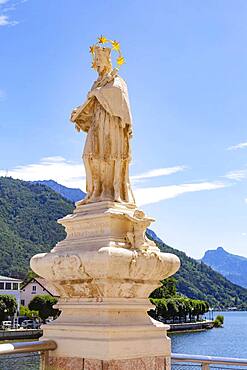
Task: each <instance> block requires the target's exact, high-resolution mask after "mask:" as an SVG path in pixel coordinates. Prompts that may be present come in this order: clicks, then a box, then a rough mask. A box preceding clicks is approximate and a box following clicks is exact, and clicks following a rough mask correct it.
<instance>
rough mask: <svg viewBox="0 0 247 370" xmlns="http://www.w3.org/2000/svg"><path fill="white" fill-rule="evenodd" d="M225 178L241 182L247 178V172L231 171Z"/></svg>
mask: <svg viewBox="0 0 247 370" xmlns="http://www.w3.org/2000/svg"><path fill="white" fill-rule="evenodd" d="M224 177H225V178H227V179H229V180H235V181H241V180H243V179H245V178H247V170H246V169H244V170H235V171H230V172H228V173H227V174H226V175H225V176H224Z"/></svg>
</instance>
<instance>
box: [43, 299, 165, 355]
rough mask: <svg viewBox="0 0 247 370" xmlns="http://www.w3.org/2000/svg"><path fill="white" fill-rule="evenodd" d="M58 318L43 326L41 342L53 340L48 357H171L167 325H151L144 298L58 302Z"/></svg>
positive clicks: (146, 302) (147, 306) (148, 305)
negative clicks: (53, 348) (53, 346)
mask: <svg viewBox="0 0 247 370" xmlns="http://www.w3.org/2000/svg"><path fill="white" fill-rule="evenodd" d="M57 307H58V308H60V309H61V310H62V313H61V315H60V317H59V318H58V319H57V320H56V321H54V322H52V323H50V324H46V325H44V326H43V327H42V329H43V337H42V338H41V340H42V339H45V340H46V339H53V340H55V342H56V343H57V349H56V350H55V351H53V352H52V354H51V356H55V357H80V358H94V359H98V360H113V359H114V360H120V359H126V358H129V359H131V358H142V357H154V356H169V355H170V339H169V338H168V337H167V336H166V330H167V329H168V328H169V326H168V325H164V324H161V323H160V325H159V327H156V326H155V325H153V323H152V321H151V319H150V317H149V316H148V315H147V310H149V309H150V308H151V307H152V305H151V304H150V302H149V301H148V300H147V299H124V298H123V299H110V298H104V299H102V300H97V299H93V298H92V299H81V300H74V299H73V300H69V301H66V300H64V301H61V300H60V302H59V304H58V305H57Z"/></svg>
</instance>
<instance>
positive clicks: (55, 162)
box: [0, 156, 85, 189]
mask: <svg viewBox="0 0 247 370" xmlns="http://www.w3.org/2000/svg"><path fill="white" fill-rule="evenodd" d="M6 175H7V176H11V177H13V178H14V179H21V180H26V181H35V180H49V179H52V180H55V181H57V182H59V183H61V184H62V185H65V186H68V187H73V188H77V187H80V188H82V189H85V170H84V166H83V164H82V162H81V163H74V162H70V161H66V160H65V158H63V157H59V156H56V157H45V158H42V159H41V160H40V162H39V163H36V164H28V165H26V166H17V167H15V168H14V169H12V170H9V171H7V170H0V176H6Z"/></svg>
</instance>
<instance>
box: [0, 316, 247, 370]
mask: <svg viewBox="0 0 247 370" xmlns="http://www.w3.org/2000/svg"><path fill="white" fill-rule="evenodd" d="M220 314H222V315H223V316H224V318H225V321H224V328H219V329H211V330H207V331H203V332H194V333H192V332H191V333H180V334H179V333H176V334H170V335H169V336H170V338H171V340H172V352H174V353H187V354H194V355H211V356H223V357H241V358H246V359H247V312H220ZM216 315H217V313H216V314H215V316H216ZM19 356H20V357H19V358H17V357H16V356H6V357H4V356H0V370H38V369H39V357H38V356H37V354H34V355H32V354H31V355H29V357H25V355H19Z"/></svg>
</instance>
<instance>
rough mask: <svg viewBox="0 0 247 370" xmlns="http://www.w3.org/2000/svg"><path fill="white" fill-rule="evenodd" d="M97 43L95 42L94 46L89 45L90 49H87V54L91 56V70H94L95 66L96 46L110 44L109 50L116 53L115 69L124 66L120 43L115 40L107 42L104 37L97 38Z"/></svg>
mask: <svg viewBox="0 0 247 370" xmlns="http://www.w3.org/2000/svg"><path fill="white" fill-rule="evenodd" d="M97 39H98V41H97V42H96V44H94V45H91V46H90V48H89V52H90V54H91V55H92V68H93V69H96V64H95V60H94V58H95V46H98V45H105V44H110V48H111V50H114V51H116V52H117V53H118V57H117V69H118V68H119V67H121V65H123V64H125V59H124V57H123V55H122V53H121V49H120V43H119V42H118V41H116V40H109V39H107V38H106V37H105V36H104V35H101V36H100V37H98V38H97Z"/></svg>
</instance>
